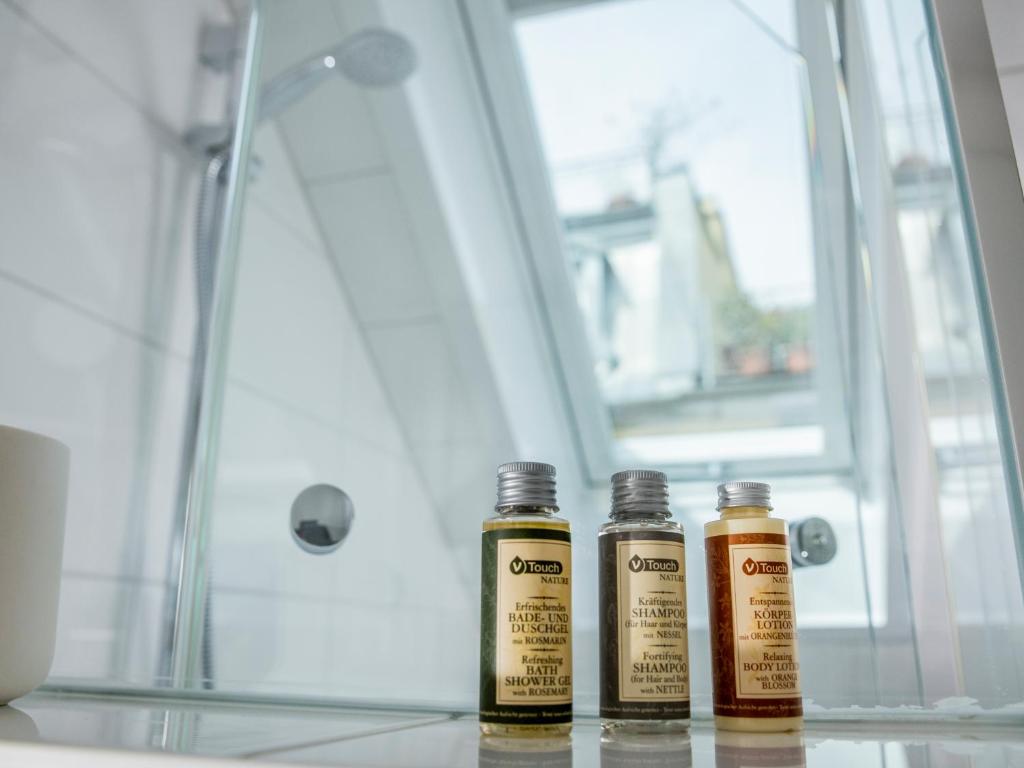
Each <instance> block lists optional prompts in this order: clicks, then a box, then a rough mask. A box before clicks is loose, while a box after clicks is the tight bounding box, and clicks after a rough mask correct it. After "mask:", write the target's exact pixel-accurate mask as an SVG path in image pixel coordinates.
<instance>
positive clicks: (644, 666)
mask: <svg viewBox="0 0 1024 768" xmlns="http://www.w3.org/2000/svg"><path fill="white" fill-rule="evenodd" d="M600 550H601V552H600V556H601V584H600V589H601V598H600V601H601V609H602V611H601V612H602V622H601V648H602V651H601V654H602V658H601V673H602V682H601V716H602V717H607V718H616V719H630V720H662V719H666V720H669V719H681V718H687V717H689V716H690V663H689V647H688V640H687V613H686V555H685V548H684V545H683V536H682V534H681V533H674V532H668V531H664V532H651V531H622V532H618V533H608V534H604V535H602V536H601V537H600Z"/></svg>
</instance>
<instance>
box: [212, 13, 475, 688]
mask: <svg viewBox="0 0 1024 768" xmlns="http://www.w3.org/2000/svg"><path fill="white" fill-rule="evenodd" d="M270 33H271V34H273V29H271V30H270ZM254 152H255V154H256V155H257V156H258V157H259V158H260V160H261V161H262V162H261V166H262V170H261V172H260V173H259V176H258V178H256V180H254V181H253V182H251V186H250V188H249V197H248V200H247V202H246V211H245V218H244V223H243V234H242V240H241V247H240V251H239V274H238V282H237V285H236V299H235V317H234V324H233V331H232V341H231V347H230V357H229V383H228V387H227V393H226V402H225V411H224V419H223V424H222V432H221V434H222V437H221V444H220V451H219V459H218V474H217V487H216V493H215V500H214V507H213V517H212V529H211V533H212V535H211V546H210V553H211V555H210V557H211V560H210V569H211V573H212V580H213V597H212V618H213V622H212V624H213V647H214V648H215V649H216V650H215V655H214V675H215V677H216V679H217V681H218V683H217V684H218V687H223V688H229V689H232V690H244V691H263V692H274V693H277V694H282V693H294V694H304V695H324V696H333V697H340V698H346V699H374V700H378V701H379V700H381V699H392V700H396V701H398V700H405V701H407V702H411V701H420V702H439V701H444V702H448V703H464V702H465V698H466V691H467V690H473V688H474V686H475V684H476V679H475V665H467V664H466V663H465V660H466V658H467V657H468V658H474V657H475V652H476V648H475V642H474V640H475V637H474V636H473V635H472V633H471V632H467V631H466V630H465V628H467V627H472V626H473V623H474V621H475V618H476V612H477V607H476V605H475V602H474V601H473V600H471V599H470V594H469V593H468V591H467V590H466V589H465V588H464V586H463V585H462V584H461V583H460V580H459V576H458V573H457V569H456V565H455V563H454V561H453V560H452V558H451V556H450V553H449V551H448V547H447V546H446V543H445V541H444V540H443V537H442V533H441V529H440V526H439V525H438V524H437V510H436V508H435V506H434V504H433V502H432V500H431V499H430V497H429V495H428V493H427V490H426V488H425V485H424V483H423V481H422V480H421V475H420V473H419V471H418V469H417V467H416V465H415V463H414V461H413V458H412V456H411V454H410V451H409V448H408V445H407V443H406V441H405V439H404V437H403V435H402V432H401V429H400V426H399V423H398V420H397V419H396V416H395V412H394V410H393V408H392V405H391V403H390V402H389V400H388V397H387V395H386V392H385V388H384V387H383V386H382V384H381V381H380V379H379V377H378V375H377V373H376V369H375V366H374V364H373V362H372V361H371V357H370V354H369V352H368V348H367V343H366V340H365V337H364V333H363V330H362V329H361V328H360V326H359V323H358V322H357V320H356V317H355V315H354V313H353V309H352V306H351V303H350V301H349V299H348V297H347V296H346V295H345V293H344V292H343V289H342V283H341V282H340V281H339V277H338V273H337V271H336V268H335V265H334V264H333V263H332V261H331V256H330V254H329V253H328V251H327V249H326V248H325V246H324V245H323V242H322V240H321V238H320V236H319V232H318V230H317V228H316V226H315V225H314V223H313V221H312V218H311V215H310V212H309V210H308V209H307V208H306V206H305V198H304V196H303V195H302V192H301V190H300V185H299V180H298V178H297V177H296V175H295V174H294V172H293V170H292V165H291V162H290V161H289V159H288V157H287V155H286V151H285V148H284V146H283V144H282V143H281V139H280V134H279V131H278V129H277V127H276V126H275V125H272V124H269V125H265V126H263V127H262V128H260V130H259V132H258V133H257V135H256V139H255V150H254ZM344 213H345V212H344V211H343V210H340V209H339V211H338V216H339V217H341V216H343V215H344ZM374 257H375V254H374V253H373V252H370V253H368V254H366V258H368V259H372V258H374ZM315 483H330V484H332V485H335V486H337V487H340V488H342V489H343V490H344V491H346V492H347V493H348V494H349V496H350V497H351V498H352V500H353V503H354V506H355V522H354V524H353V527H352V531H351V533H350V534H349V536H348V538H347V539H346V540H345V542H344V544H343V545H342V546H341V548H340V549H339V550H337V551H336V552H334V553H332V554H329V555H325V556H315V555H311V554H308V553H306V552H303V551H302V550H300V549H299V547H298V546H296V545H295V543H294V542H293V541H292V539H291V535H290V533H289V512H290V508H291V504H292V501H293V500H294V499H295V497H296V496H297V495H298V494H299V492H300V491H302V490H303V489H304V488H306V487H307V486H309V485H313V484H315ZM455 628H457V629H455ZM428 659H429V662H427V660H428ZM385 670H386V671H385Z"/></svg>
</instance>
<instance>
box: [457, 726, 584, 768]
mask: <svg viewBox="0 0 1024 768" xmlns="http://www.w3.org/2000/svg"><path fill="white" fill-rule="evenodd" d="M478 754H479V758H478V763H477V765H479V767H480V768H513V767H518V768H572V739H571V738H570V737H569V736H558V737H556V738H551V739H533V738H530V739H524V738H504V737H501V736H485V735H483V734H481V735H480V748H479V753H478Z"/></svg>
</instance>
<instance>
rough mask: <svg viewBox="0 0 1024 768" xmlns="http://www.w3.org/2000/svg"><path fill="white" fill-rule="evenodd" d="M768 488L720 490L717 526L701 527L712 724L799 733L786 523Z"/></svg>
mask: <svg viewBox="0 0 1024 768" xmlns="http://www.w3.org/2000/svg"><path fill="white" fill-rule="evenodd" d="M771 508H772V506H771V488H770V487H769V486H768V485H767V484H766V483H750V482H739V483H723V484H722V485H720V486H718V511H719V512H720V514H721V519H719V520H713V521H712V522H710V523H707V524H706V525H705V526H704V548H705V552H706V557H707V568H708V612H709V616H708V621H709V625H710V632H711V677H712V683H713V686H714V705H715V706H714V709H715V725H716V726H717V727H719V728H723V729H726V730H734V731H789V730H794V729H798V728H801V727H802V726H803V702H802V699H801V696H800V662H799V660H798V658H797V642H796V641H797V637H796V608H795V606H794V603H793V564H792V560H791V557H790V551H789V533H788V530H787V528H786V522H785V521H784V520H780V519H778V518H774V517H769V516H768V512H769V511H770V510H771Z"/></svg>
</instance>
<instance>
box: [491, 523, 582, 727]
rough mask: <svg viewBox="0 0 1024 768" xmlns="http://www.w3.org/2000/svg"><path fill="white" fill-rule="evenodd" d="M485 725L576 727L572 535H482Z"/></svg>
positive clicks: (523, 531) (530, 531)
mask: <svg viewBox="0 0 1024 768" xmlns="http://www.w3.org/2000/svg"><path fill="white" fill-rule="evenodd" d="M482 587H483V588H482V592H481V596H482V599H481V606H482V610H481V620H482V623H481V633H480V719H481V721H483V722H492V723H505V724H520V725H543V724H549V723H550V724H554V723H567V722H571V720H572V551H571V544H570V538H569V532H568V531H558V530H552V529H546V528H518V529H509V528H503V529H496V530H492V531H485V532H484V534H483V569H482Z"/></svg>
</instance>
